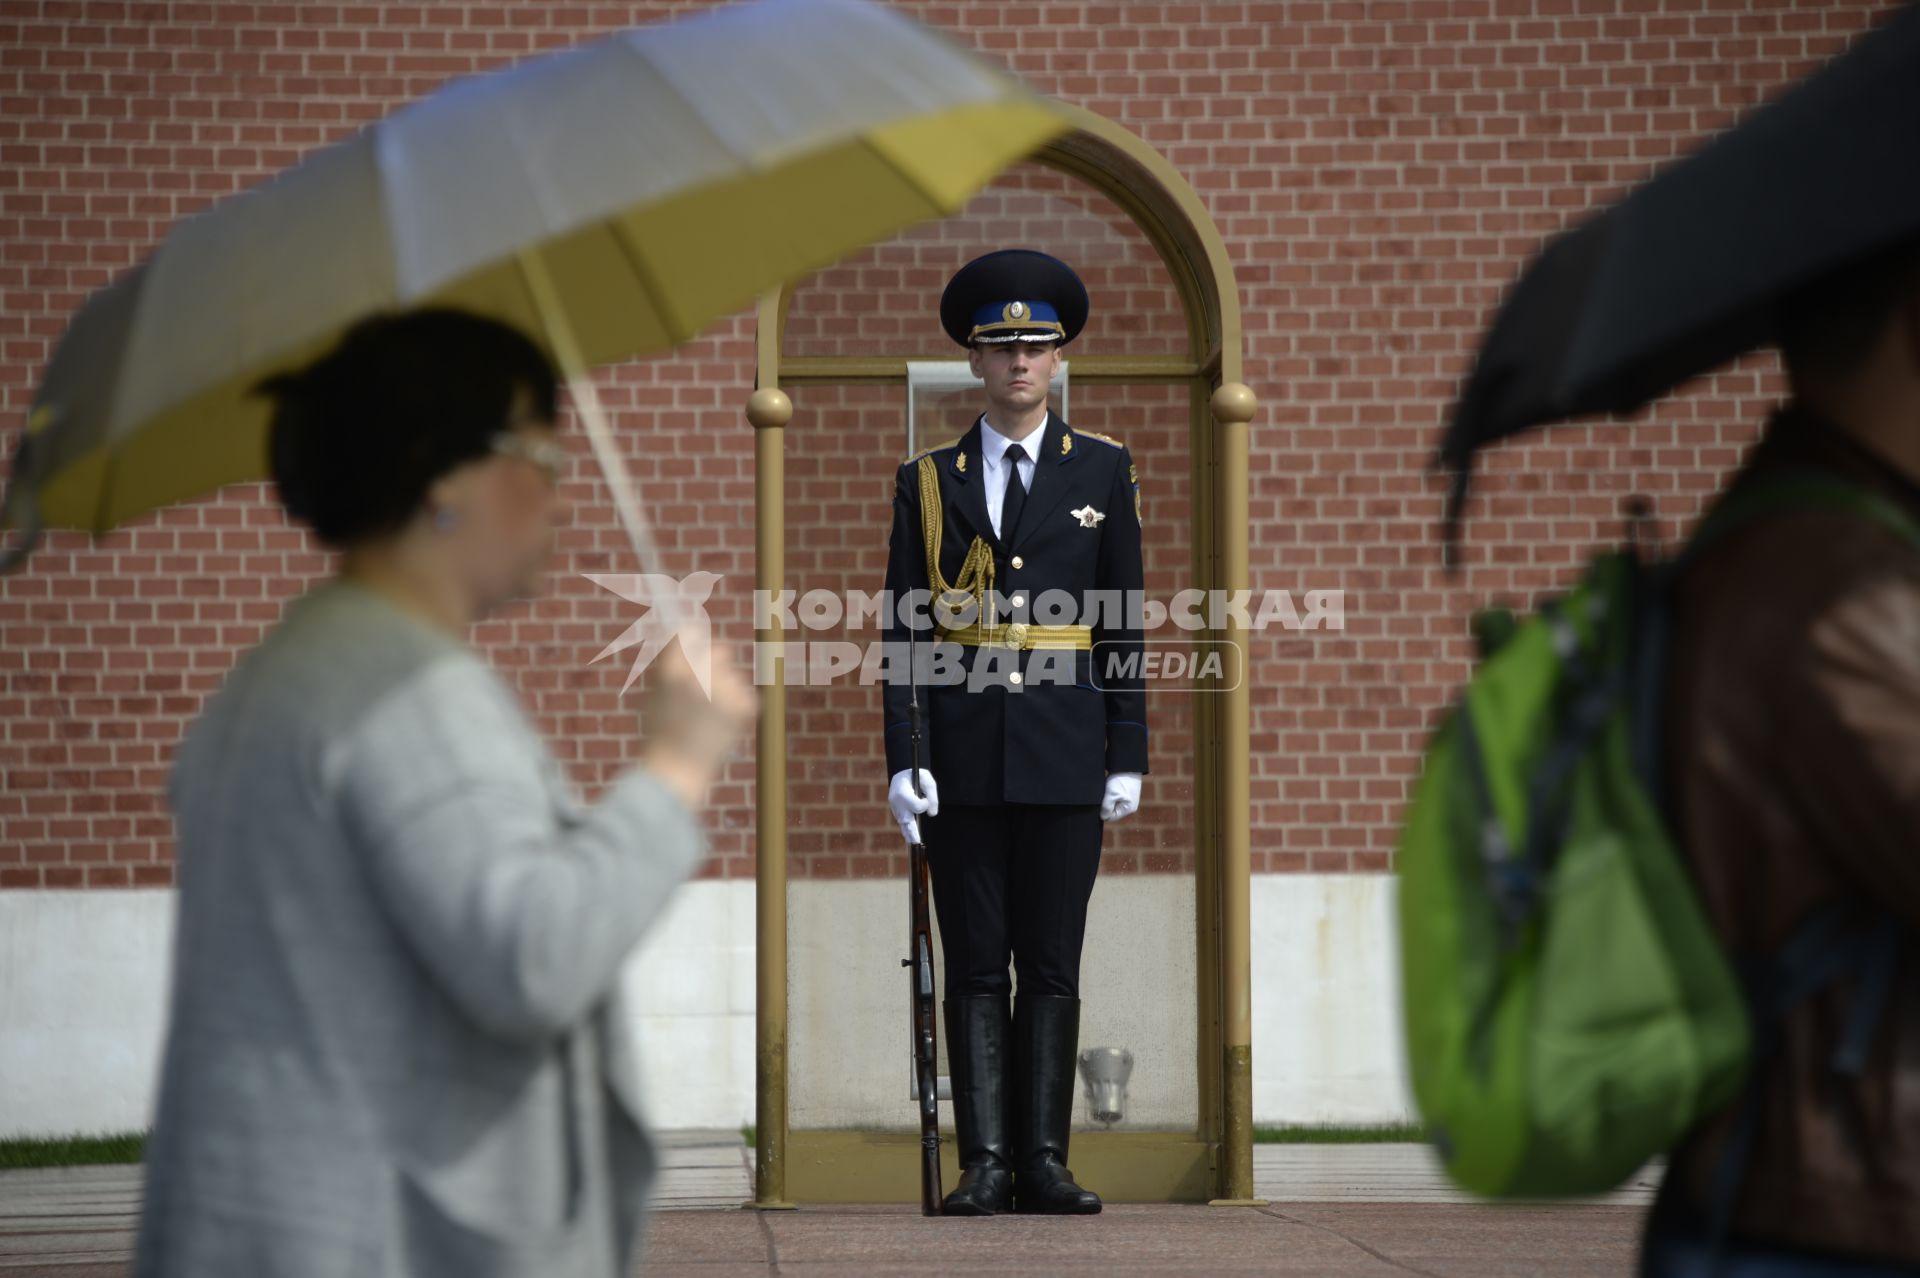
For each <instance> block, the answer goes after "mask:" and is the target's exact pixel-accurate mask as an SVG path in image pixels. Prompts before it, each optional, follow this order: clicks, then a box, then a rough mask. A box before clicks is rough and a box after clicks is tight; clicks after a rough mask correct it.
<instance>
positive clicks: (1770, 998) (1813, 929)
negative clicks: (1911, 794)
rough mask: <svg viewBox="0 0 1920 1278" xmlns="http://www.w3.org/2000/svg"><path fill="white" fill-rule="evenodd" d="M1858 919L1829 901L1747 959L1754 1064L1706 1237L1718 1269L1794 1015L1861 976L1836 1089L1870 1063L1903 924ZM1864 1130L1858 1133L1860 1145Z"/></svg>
mask: <svg viewBox="0 0 1920 1278" xmlns="http://www.w3.org/2000/svg"><path fill="white" fill-rule="evenodd" d="M1857 918H1858V915H1857V913H1856V911H1855V909H1853V908H1852V907H1851V906H1850V905H1849V903H1847V902H1836V903H1834V904H1831V905H1827V906H1823V907H1822V908H1821V909H1819V910H1816V911H1815V912H1814V913H1813V915H1812V916H1811V917H1809V918H1808V919H1807V920H1806V921H1805V922H1804V923H1802V924H1801V925H1800V926H1799V927H1798V928H1796V929H1794V932H1793V935H1792V936H1790V937H1788V938H1787V943H1786V944H1785V945H1784V946H1782V947H1781V948H1780V951H1779V952H1778V953H1777V954H1774V955H1772V956H1770V957H1768V958H1766V959H1761V960H1756V961H1752V962H1749V963H1746V964H1742V965H1741V979H1742V984H1743V985H1744V986H1745V987H1746V991H1747V1005H1748V1008H1749V1015H1750V1019H1751V1021H1752V1024H1753V1034H1754V1041H1753V1069H1752V1070H1751V1071H1750V1073H1749V1074H1748V1082H1747V1090H1746V1094H1745V1095H1744V1096H1743V1097H1742V1098H1741V1100H1740V1108H1739V1110H1738V1112H1737V1116H1736V1118H1735V1119H1734V1124H1733V1130H1732V1131H1731V1132H1730V1133H1729V1134H1728V1137H1727V1143H1726V1146H1725V1148H1723V1149H1722V1150H1721V1151H1720V1161H1719V1164H1718V1165H1717V1166H1716V1167H1715V1168H1714V1169H1713V1178H1712V1181H1711V1183H1710V1186H1709V1190H1708V1193H1709V1198H1708V1203H1707V1231H1708V1232H1707V1243H1708V1252H1709V1257H1710V1260H1711V1262H1712V1264H1713V1266H1714V1268H1715V1269H1716V1270H1717V1269H1718V1267H1719V1263H1720V1261H1721V1259H1722V1258H1723V1255H1724V1249H1725V1247H1726V1242H1727V1239H1728V1237H1729V1235H1730V1234H1731V1232H1732V1229H1733V1215H1734V1211H1735V1209H1736V1208H1737V1207H1738V1206H1739V1202H1740V1191H1741V1190H1742V1189H1743V1188H1745V1186H1746V1179H1747V1167H1748V1165H1749V1164H1750V1163H1751V1162H1752V1160H1753V1147H1754V1144H1755V1142H1756V1140H1757V1139H1758V1137H1759V1134H1760V1120H1761V1118H1762V1110H1763V1108H1764V1105H1765V1091H1766V1088H1765V1084H1766V1081H1767V1078H1768V1076H1769V1074H1770V1072H1771V1070H1770V1066H1771V1065H1772V1064H1773V1062H1774V1061H1775V1059H1776V1058H1777V1057H1778V1056H1779V1054H1780V1048H1781V1043H1782V1041H1783V1039H1784V1037H1785V1036H1784V1034H1783V1033H1782V1026H1783V1025H1784V1024H1785V1023H1786V1019H1787V1016H1788V1015H1789V1014H1790V1013H1792V1012H1793V1010H1794V1009H1795V1008H1797V1007H1799V1006H1800V1005H1801V1004H1802V1003H1804V1002H1806V1000H1807V999H1809V998H1811V997H1813V996H1814V995H1815V994H1818V993H1819V992H1820V991H1822V990H1824V989H1826V988H1828V987H1829V986H1831V985H1833V984H1835V983H1837V982H1838V981H1840V980H1841V979H1842V978H1844V977H1847V976H1849V975H1852V976H1854V977H1856V984H1855V986H1854V991H1853V1000H1852V1004H1851V1006H1849V1007H1848V1009H1847V1017H1846V1020H1845V1022H1844V1024H1843V1025H1842V1027H1841V1034H1840V1042H1839V1045H1838V1046H1837V1047H1836V1048H1835V1049H1834V1053H1833V1056H1832V1058H1831V1059H1830V1061H1829V1068H1830V1070H1831V1071H1832V1072H1831V1074H1830V1075H1829V1081H1830V1082H1831V1083H1832V1084H1833V1085H1834V1086H1835V1088H1836V1089H1837V1087H1838V1084H1839V1083H1840V1082H1841V1080H1843V1079H1847V1080H1851V1079H1856V1078H1858V1077H1859V1076H1860V1072H1861V1070H1862V1069H1864V1068H1865V1066H1866V1063H1867V1052H1868V1049H1869V1048H1871V1047H1872V1045H1873V1037H1874V1032H1875V1031H1876V1030H1877V1029H1878V1028H1879V1025H1880V1021H1881V1019H1882V1017H1883V1015H1884V1013H1885V1012H1886V1006H1887V998H1888V995H1889V993H1890V991H1891V990H1892V988H1893V977H1894V972H1895V970H1896V969H1897V968H1898V967H1899V963H1900V943H1901V929H1900V925H1899V923H1898V922H1897V921H1896V920H1895V919H1893V918H1892V917H1890V916H1889V917H1883V918H1881V919H1879V920H1878V921H1877V922H1874V923H1872V924H1870V925H1868V926H1864V927H1863V926H1860V925H1859V924H1858V923H1857V922H1856V920H1857ZM1861 1135H1862V1133H1859V1132H1856V1133H1854V1137H1855V1140H1856V1143H1857V1142H1858V1140H1859V1138H1860V1136H1861Z"/></svg>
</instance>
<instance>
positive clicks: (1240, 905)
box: [746, 107, 1257, 1209]
mask: <svg viewBox="0 0 1920 1278" xmlns="http://www.w3.org/2000/svg"><path fill="white" fill-rule="evenodd" d="M1066 110H1067V111H1068V113H1069V115H1070V116H1071V117H1072V119H1073V122H1074V125H1075V128H1074V131H1073V132H1071V133H1069V134H1067V135H1065V136H1063V137H1062V138H1060V139H1059V140H1057V141H1055V142H1053V143H1050V144H1049V145H1048V146H1047V147H1046V148H1045V149H1044V150H1042V151H1040V152H1039V153H1037V154H1036V155H1035V156H1034V157H1033V158H1034V160H1036V161H1037V162H1038V163H1040V164H1042V165H1044V166H1046V167H1048V168H1052V169H1055V170H1057V171H1060V172H1062V173H1065V174H1067V175H1069V176H1071V177H1073V178H1076V179H1077V180H1079V181H1081V182H1083V183H1085V184H1086V185H1087V186H1089V187H1091V188H1093V189H1095V190H1096V191H1099V192H1100V193H1102V194H1104V195H1105V196H1107V197H1108V198H1110V199H1111V200H1113V202H1114V203H1115V204H1117V205H1118V206H1119V207H1120V208H1121V209H1123V210H1124V211H1125V212H1126V213H1127V215H1128V216H1129V217H1130V218H1131V219H1132V220H1133V222H1134V223H1135V224H1136V225H1137V226H1138V227H1139V228H1140V230H1141V231H1142V232H1143V233H1144V234H1145V235H1146V236H1147V238H1148V240H1149V241H1150V242H1151V243H1152V244H1153V245H1154V247H1155V248H1156V249H1157V250H1158V251H1159V253H1160V256H1161V258H1162V259H1163V261H1164V262H1165V264H1166V266H1167V269H1168V272H1169V274H1170V275H1171V277H1172V279H1173V283H1174V285H1175V288H1176V290H1177V291H1178V293H1179V296H1180V299H1181V303H1182V307H1183V309H1184V311H1185V314H1186V318H1187V337H1188V350H1187V353H1186V354H1185V355H1182V356H1148V357H1139V356H1123V355H1113V356H1087V355H1082V356H1077V357H1075V359H1074V361H1073V377H1074V380H1075V381H1076V382H1108V383H1113V382H1126V383H1133V384H1140V383H1163V384H1173V385H1179V384H1185V385H1187V386H1189V387H1190V388H1191V395H1190V422H1191V437H1190V441H1189V445H1190V456H1191V465H1192V481H1193V493H1194V494H1195V500H1194V501H1193V503H1192V515H1191V518H1192V529H1191V531H1192V545H1193V562H1192V574H1193V577H1192V579H1193V581H1194V583H1195V585H1196V586H1198V587H1200V588H1202V589H1211V590H1222V591H1228V592H1233V591H1245V590H1247V589H1248V588H1249V582H1248V569H1247V541H1248V527H1247V474H1248V468H1247V430H1248V423H1249V422H1250V421H1251V420H1252V419H1253V416H1254V412H1255V410H1256V407H1257V401H1256V398H1255V396H1254V393H1253V391H1252V390H1251V389H1249V388H1248V387H1247V386H1246V385H1245V384H1244V383H1243V382H1242V381H1241V354H1242V352H1241V327H1240V297H1239V292H1238V289H1237V287H1236V285H1235V282H1234V274H1233V267H1232V263H1231V262H1230V261H1229V260H1228V257H1227V252H1226V245H1225V243H1224V242H1223V241H1222V240H1221V238H1220V234H1219V231H1218V230H1217V229H1216V228H1215V226H1214V224H1213V219H1212V218H1211V217H1210V216H1209V215H1208V213H1207V210H1206V208H1205V206H1204V205H1203V204H1202V203H1201V201H1200V198H1199V196H1198V195H1197V194H1196V193H1195V192H1194V190H1193V188H1192V187H1191V186H1190V185H1188V183H1187V182H1186V180H1185V179H1184V178H1182V177H1181V176H1180V174H1179V172H1178V171H1177V170H1176V169H1175V168H1174V167H1173V165H1172V164H1171V163H1169V162H1168V160H1167V159H1166V157H1164V156H1162V155H1161V154H1160V153H1159V152H1158V151H1156V150H1155V149H1154V148H1153V147H1152V146H1150V145H1148V143H1146V142H1145V141H1144V140H1142V139H1141V138H1139V137H1138V136H1136V135H1135V134H1133V133H1131V132H1129V131H1127V130H1126V129H1124V128H1122V127H1121V126H1120V125H1118V124H1116V123H1114V122H1113V121H1111V120H1108V119H1106V118H1104V117H1102V116H1099V115H1097V114H1095V113H1093V112H1091V111H1087V110H1084V109H1081V108H1077V107H1069V108H1066ZM791 298H792V290H791V289H787V290H783V291H780V292H778V293H773V294H769V295H767V296H766V297H765V298H763V299H762V301H761V304H760V308H759V331H758V338H757V341H758V348H757V361H756V373H757V377H756V386H757V387H758V389H756V390H755V391H754V393H753V395H752V397H751V398H750V399H749V400H748V402H747V410H746V411H747V419H748V420H749V422H751V423H752V425H753V427H754V431H755V441H754V457H755V480H754V500H755V530H756V532H755V548H756V568H755V583H754V584H755V588H756V589H758V590H764V591H768V592H778V591H780V590H782V589H784V588H785V586H786V580H785V578H786V567H785V539H786V521H785V510H784V491H785V461H784V447H785V442H784V435H785V427H786V425H787V423H788V422H789V421H791V420H792V417H793V404H792V402H791V400H789V398H788V397H787V395H786V393H785V392H784V391H782V390H781V389H780V388H781V387H782V386H783V385H793V384H798V383H807V382H828V381H831V382H840V383H845V382H861V381H866V382H902V383H904V382H905V380H906V372H907V370H906V361H905V360H904V359H890V358H865V357H853V358H847V357H836V356H818V357H799V356H795V357H789V356H786V355H785V354H784V342H783V336H784V327H785V318H786V311H787V305H788V303H789V302H790V301H791ZM771 621H772V625H771V626H770V628H767V629H761V630H758V631H756V632H755V638H756V639H757V640H759V641H761V642H764V643H772V644H776V645H777V644H779V643H780V642H781V640H782V638H783V635H782V632H781V630H780V629H779V625H778V618H777V617H774V618H771ZM1205 637H1206V638H1208V639H1213V640H1217V641H1223V642H1226V643H1230V644H1232V645H1233V646H1234V648H1235V649H1236V650H1237V651H1238V653H1239V662H1238V666H1239V669H1238V674H1239V678H1238V679H1237V680H1236V681H1235V682H1234V684H1233V686H1232V687H1230V688H1227V689H1225V690H1223V691H1222V692H1221V693H1220V695H1218V696H1213V697H1202V698H1200V699H1199V703H1198V705H1197V707H1196V712H1195V723H1194V741H1195V754H1196V758H1195V769H1194V792H1193V793H1194V800H1193V802H1194V823H1195V842H1194V846H1195V853H1196V876H1195V878H1196V882H1195V888H1196V891H1195V898H1196V902H1197V910H1198V917H1197V919H1196V929H1195V932H1196V938H1197V944H1198V947H1199V954H1198V956H1197V957H1198V963H1197V971H1198V973H1199V979H1198V983H1197V985H1198V988H1197V990H1196V997H1197V1000H1198V1007H1199V1023H1198V1042H1199V1051H1200V1057H1201V1059H1200V1069H1199V1079H1200V1096H1199V1114H1200V1122H1199V1130H1198V1132H1197V1133H1196V1134H1195V1136H1194V1137H1193V1138H1191V1139H1187V1138H1180V1137H1178V1135H1177V1134H1174V1133H1143V1134H1135V1135H1127V1136H1122V1135H1120V1134H1118V1133H1114V1134H1110V1135H1108V1134H1102V1135H1107V1136H1108V1138H1107V1140H1106V1141H1105V1142H1104V1143H1102V1144H1100V1145H1099V1146H1097V1147H1096V1148H1095V1149H1092V1150H1089V1151H1088V1152H1087V1153H1081V1152H1079V1151H1080V1150H1081V1149H1082V1148H1083V1144H1082V1142H1080V1141H1078V1140H1077V1142H1076V1155H1075V1163H1076V1165H1077V1166H1078V1165H1081V1164H1082V1163H1083V1162H1084V1163H1086V1164H1088V1166H1087V1174H1088V1175H1089V1176H1091V1175H1093V1174H1094V1172H1095V1168H1094V1167H1093V1166H1092V1164H1095V1163H1097V1164H1098V1165H1099V1175H1100V1181H1101V1183H1102V1184H1103V1185H1114V1186H1116V1187H1117V1189H1118V1193H1117V1194H1116V1195H1115V1196H1116V1197H1119V1198H1134V1199H1136V1200H1137V1199H1141V1198H1162V1199H1189V1200H1191V1199H1196V1198H1209V1199H1211V1201H1213V1202H1215V1203H1216V1204H1219V1205H1236V1204H1247V1203H1252V1202H1255V1201H1256V1200H1255V1199H1254V1195H1253V1118H1252V1115H1253V1064H1252V999H1251V988H1250V987H1251V979H1252V965H1251V959H1250V955H1249V930H1250V918H1249V906H1248V896H1249V888H1250V880H1251V856H1250V843H1249V828H1248V821H1249V813H1250V796H1249V781H1248V774H1249V763H1248V742H1249V717H1250V704H1251V702H1250V690H1249V687H1248V681H1247V675H1248V674H1249V673H1250V671H1249V667H1248V663H1247V656H1248V647H1247V637H1246V633H1245V630H1244V628H1243V627H1242V626H1240V625H1239V624H1238V623H1237V622H1236V621H1234V620H1232V619H1229V621H1228V627H1227V629H1226V630H1224V631H1218V632H1212V633H1210V634H1208V635H1206V636H1205ZM769 651H772V652H776V653H777V652H779V651H781V649H780V648H778V647H774V648H772V649H769ZM776 660H777V659H776ZM762 692H763V697H764V700H763V701H762V703H761V711H760V724H759V732H758V741H757V760H758V768H757V778H758V780H757V785H756V790H757V795H758V811H757V839H756V847H757V852H758V855H757V878H756V888H757V905H756V909H757V941H756V944H757V964H758V971H757V994H758V997H757V1013H756V1016H757V1034H756V1043H757V1052H756V1104H755V1116H756V1133H757V1140H756V1160H757V1162H756V1181H755V1201H754V1203H753V1205H754V1206H756V1207H759V1208H763V1209H780V1208H785V1207H789V1206H791V1205H792V1204H791V1203H790V1202H789V1201H788V1191H789V1184H788V1172H789V1164H790V1154H791V1152H792V1151H791V1149H790V1143H791V1134H790V1132H789V1130H788V1091H787V1088H788V1077H787V1069H788V1052H787V1046H788V1025H787V996H788V990H787V956H788V950H787V737H786V714H787V698H786V689H785V672H784V671H783V670H781V669H778V668H777V666H776V668H775V669H774V670H773V671H772V680H771V682H770V684H769V685H768V686H767V687H765V688H764V689H763V690H762ZM835 1135H836V1136H841V1137H844V1139H840V1140H838V1141H837V1142H835V1144H836V1145H837V1146H838V1147H839V1148H838V1151H837V1152H838V1153H839V1154H840V1155H843V1156H842V1157H840V1158H839V1159H838V1165H837V1175H835V1176H834V1177H833V1179H834V1181H835V1184H834V1188H833V1190H832V1191H831V1192H822V1193H815V1194H810V1195H808V1196H810V1197H816V1196H817V1197H831V1198H835V1199H840V1200H848V1199H861V1198H865V1199H870V1200H877V1199H884V1198H888V1197H892V1196H895V1194H896V1193H897V1192H898V1189H899V1186H901V1185H904V1184H908V1183H910V1181H911V1176H912V1174H913V1173H912V1171H911V1166H912V1161H911V1160H912V1157H913V1154H914V1152H915V1151H916V1150H917V1148H918V1139H917V1136H911V1137H907V1136H903V1137H902V1138H899V1139H895V1138H894V1137H893V1136H892V1135H891V1134H875V1135H865V1134H853V1133H846V1134H838V1133H836V1134H835ZM895 1146H897V1147H898V1148H897V1149H896V1148H894V1147H895ZM807 1153H808V1163H809V1165H810V1166H812V1167H818V1166H820V1165H822V1164H823V1163H826V1164H831V1163H834V1162H835V1157H834V1154H835V1151H833V1150H827V1149H810V1150H809V1151H807ZM896 1162H897V1163H898V1164H899V1166H898V1167H895V1166H893V1164H894V1163H896ZM902 1169H904V1170H902ZM816 1188H817V1186H816Z"/></svg>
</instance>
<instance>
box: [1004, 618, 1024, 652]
mask: <svg viewBox="0 0 1920 1278" xmlns="http://www.w3.org/2000/svg"><path fill="white" fill-rule="evenodd" d="M1003 637H1004V638H1005V640H1006V644H1007V647H1009V648H1012V649H1015V650H1016V651H1017V650H1019V649H1021V648H1024V647H1026V646H1027V623H1026V622H1024V621H1014V622H1009V623H1008V625H1007V628H1006V630H1005V632H1004V635H1003Z"/></svg>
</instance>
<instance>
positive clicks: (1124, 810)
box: [902, 772, 1140, 821]
mask: <svg viewBox="0 0 1920 1278" xmlns="http://www.w3.org/2000/svg"><path fill="white" fill-rule="evenodd" d="M902 775H904V774H902ZM1139 810H1140V774H1139V773H1138V772H1114V773H1110V774H1109V775H1108V777H1107V793H1106V795H1105V796H1104V797H1102V798H1101V800H1100V819H1101V820H1102V821H1118V820H1119V819H1120V818H1121V817H1123V816H1131V815H1132V814H1133V813H1135V812H1138V811H1139Z"/></svg>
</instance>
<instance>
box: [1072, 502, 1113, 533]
mask: <svg viewBox="0 0 1920 1278" xmlns="http://www.w3.org/2000/svg"><path fill="white" fill-rule="evenodd" d="M1067 513H1068V514H1069V515H1072V516H1073V517H1074V518H1075V519H1077V520H1079V521H1080V526H1081V527H1082V528H1098V527H1099V526H1100V521H1101V520H1103V519H1105V518H1106V517H1107V516H1106V514H1105V512H1103V511H1098V510H1095V509H1094V508H1093V507H1091V506H1082V507H1081V508H1080V509H1078V510H1070V511H1068V512H1067Z"/></svg>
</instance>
